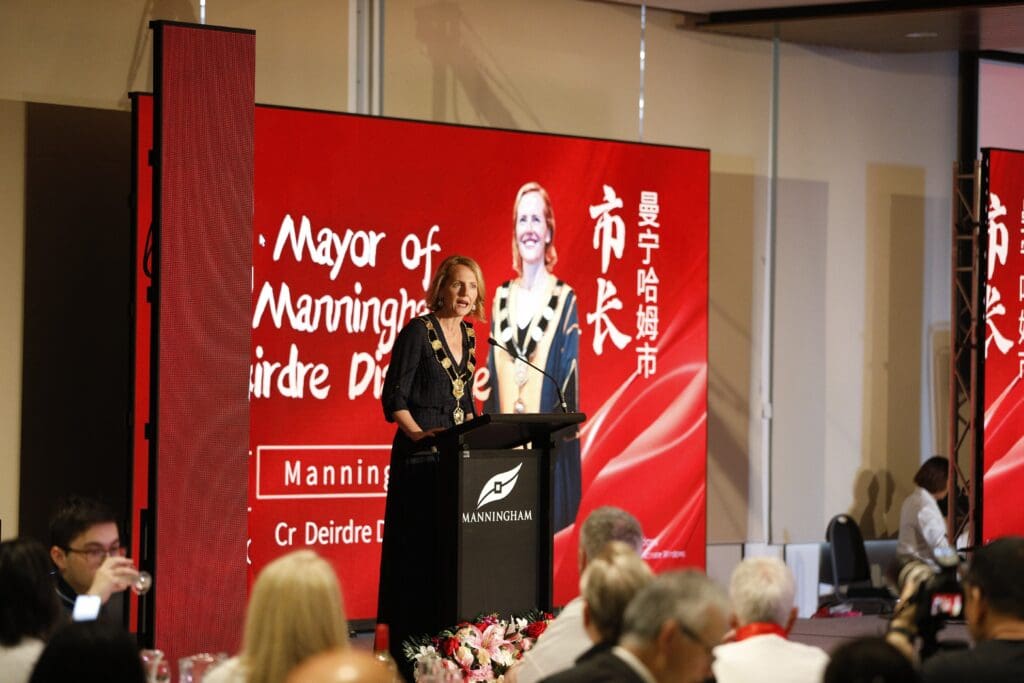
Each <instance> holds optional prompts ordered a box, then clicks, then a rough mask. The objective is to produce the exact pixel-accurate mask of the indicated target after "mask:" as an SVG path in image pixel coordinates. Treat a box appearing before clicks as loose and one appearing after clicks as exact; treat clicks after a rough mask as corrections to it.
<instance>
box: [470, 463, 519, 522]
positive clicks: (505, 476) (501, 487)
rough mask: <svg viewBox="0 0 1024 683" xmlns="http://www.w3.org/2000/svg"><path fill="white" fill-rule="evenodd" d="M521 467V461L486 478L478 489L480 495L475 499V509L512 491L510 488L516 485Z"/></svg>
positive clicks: (504, 496) (505, 496)
mask: <svg viewBox="0 0 1024 683" xmlns="http://www.w3.org/2000/svg"><path fill="white" fill-rule="evenodd" d="M522 468H523V463H519V464H518V465H516V466H515V467H513V468H512V469H510V470H509V471H507V472H502V473H500V474H496V475H494V476H493V477H491V478H490V479H488V480H487V483H486V484H484V487H483V488H482V489H480V497H479V498H477V500H476V509H477V510H479V509H480V508H482V507H483V506H484V505H487V504H488V503H493V502H494V501H496V500H501V499H503V498H507V497H508V494H510V493H512V489H514V488H515V487H516V482H517V481H518V480H519V470H521V469H522Z"/></svg>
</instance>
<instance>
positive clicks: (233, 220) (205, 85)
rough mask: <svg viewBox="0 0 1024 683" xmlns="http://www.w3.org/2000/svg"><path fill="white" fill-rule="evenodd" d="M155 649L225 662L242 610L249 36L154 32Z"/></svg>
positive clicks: (164, 27) (169, 29)
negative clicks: (222, 654)
mask: <svg viewBox="0 0 1024 683" xmlns="http://www.w3.org/2000/svg"><path fill="white" fill-rule="evenodd" d="M154 33H155V40H154V45H155V48H156V56H155V59H154V82H155V84H156V89H155V106H154V112H155V155H154V158H155V167H154V169H153V172H154V176H155V183H154V187H155V190H154V194H155V199H156V204H155V205H156V207H157V209H156V213H155V215H156V217H157V222H156V232H155V236H156V239H155V242H154V244H155V246H156V248H157V251H156V253H155V255H156V258H155V260H156V264H157V269H156V271H155V277H154V286H155V291H156V299H155V302H154V306H155V307H156V309H157V315H156V320H157V323H158V326H157V328H155V329H154V330H153V332H154V338H153V348H154V350H155V355H154V360H153V365H154V367H155V368H156V376H155V384H156V387H155V388H156V394H157V397H158V398H157V408H156V414H155V415H151V421H152V422H153V426H154V428H155V433H156V435H157V439H156V441H157V443H156V462H157V471H156V473H155V486H156V488H155V491H156V493H155V499H154V496H153V495H152V490H151V492H150V493H151V495H150V501H149V502H150V504H151V505H153V504H155V508H156V519H155V524H156V535H155V551H156V565H155V568H156V571H155V575H154V579H155V583H154V588H153V590H154V591H155V593H156V610H155V617H156V620H155V629H154V635H155V643H156V645H157V646H158V647H160V648H161V649H163V650H165V651H166V652H167V653H168V655H169V657H170V658H171V661H172V662H173V661H176V658H177V657H180V656H183V655H186V654H192V653H195V652H202V651H209V652H217V651H221V650H224V651H234V650H235V649H236V648H237V647H238V640H239V636H240V633H241V624H242V618H243V614H244V609H245V586H246V566H245V543H246V525H245V507H246V493H245V478H246V458H247V447H248V440H249V414H248V397H247V395H246V384H245V381H246V374H247V372H248V355H249V349H250V334H249V326H248V321H249V317H250V316H249V305H248V302H249V278H250V265H251V259H252V255H251V251H250V249H251V239H252V207H253V203H252V183H253V106H254V105H253V93H254V69H255V65H254V42H255V41H254V36H253V34H252V32H244V31H234V30H221V29H212V28H205V27H195V26H184V25H175V24H167V23H159V22H158V23H157V24H155V25H154Z"/></svg>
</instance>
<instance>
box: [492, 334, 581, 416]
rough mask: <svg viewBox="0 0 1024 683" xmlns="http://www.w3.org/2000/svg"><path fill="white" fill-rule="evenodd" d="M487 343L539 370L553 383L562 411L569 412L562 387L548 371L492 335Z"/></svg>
mask: <svg viewBox="0 0 1024 683" xmlns="http://www.w3.org/2000/svg"><path fill="white" fill-rule="evenodd" d="M487 343H488V344H490V345H491V346H497V347H498V348H499V349H501V350H502V351H504V352H505V353H507V354H508V355H510V356H512V357H513V358H515V359H516V360H521V361H523V362H524V363H526V364H527V365H529V366H530V367H531V368H533V369H534V370H536V371H537V372H539V373H540V374H542V375H544V376H545V377H547V378H548V379H549V380H551V383H552V384H554V385H555V391H557V392H558V402H559V405H561V406H562V412H563V413H568V412H569V406H568V405H566V403H565V396H564V395H563V394H562V387H560V386H558V381H557V380H555V378H554V377H552V376H551V375H549V374H548V373H546V372H544V371H543V370H541V369H540V368H538V367H537V366H536V365H534V364H533V363H531V362H530V361H528V360H526V359H525V358H523V357H522V356H520V355H519V354H518V353H516V352H514V351H512V350H511V349H509V348H508V347H507V346H502V345H501V344H499V343H498V340H497V339H495V338H494V337H488V338H487Z"/></svg>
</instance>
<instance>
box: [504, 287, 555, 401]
mask: <svg viewBox="0 0 1024 683" xmlns="http://www.w3.org/2000/svg"><path fill="white" fill-rule="evenodd" d="M564 284H565V283H564V282H562V281H561V280H557V279H556V280H555V286H554V289H553V290H552V292H551V298H550V299H549V300H548V302H547V305H545V306H544V308H542V309H541V310H540V311H538V312H537V313H535V314H534V315H533V316H532V318H531V322H530V323H529V325H528V326H527V327H526V328H521V327H519V325H518V323H519V315H518V311H514V310H512V308H513V306H512V302H511V292H512V285H510V286H509V287H508V290H507V291H505V292H504V297H506V298H504V299H503V300H502V301H501V302H499V311H501V312H502V314H501V315H499V318H498V320H497V324H498V330H497V332H498V338H499V339H500V340H501V341H502V342H503V343H504V344H506V345H510V346H511V347H512V348H513V349H514V350H515V352H516V358H515V361H514V362H513V365H512V368H513V369H512V377H513V380H514V381H515V383H516V387H517V389H518V397H517V398H516V401H515V404H514V405H513V406H512V410H513V411H514V412H516V413H525V412H526V402H525V401H524V400H523V390H524V387H525V386H526V382H527V381H528V380H529V378H530V376H529V372H528V371H527V367H528V366H527V365H526V363H524V362H523V361H522V359H523V358H526V359H528V360H532V359H533V354H534V352H535V351H536V350H537V345H538V343H539V342H540V340H541V339H543V338H544V335H545V334H547V331H548V325H549V324H550V323H551V321H552V320H554V318H555V309H557V308H558V300H559V297H561V296H562V286H563V285H564ZM516 288H517V289H518V290H519V291H518V292H517V295H516V300H517V301H516V303H517V304H518V299H519V296H521V294H522V292H523V288H522V287H520V286H517V287H516ZM502 294H503V293H502V292H501V290H500V289H499V292H498V296H499V298H501V297H502ZM538 294H539V292H538V293H537V294H534V295H533V296H537V295H538ZM517 327H519V332H520V333H521V334H522V335H523V336H524V337H525V339H524V340H521V339H519V338H518V335H517V334H516V329H517Z"/></svg>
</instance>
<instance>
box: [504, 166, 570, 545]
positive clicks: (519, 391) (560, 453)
mask: <svg viewBox="0 0 1024 683" xmlns="http://www.w3.org/2000/svg"><path fill="white" fill-rule="evenodd" d="M512 215H513V225H512V268H513V269H514V270H515V272H516V273H517V275H518V277H516V278H515V279H514V280H510V281H508V282H505V283H502V285H501V286H499V287H498V288H497V289H496V290H495V292H494V305H493V308H492V320H491V336H493V337H494V338H495V339H496V340H498V342H499V343H500V344H502V345H503V346H505V347H507V348H508V349H510V350H512V351H513V352H514V353H515V355H516V356H518V358H519V359H522V358H525V359H526V360H528V361H530V362H531V363H533V364H534V365H536V366H538V367H541V368H544V370H545V371H546V372H547V373H548V374H549V375H551V376H552V377H554V378H555V380H556V381H557V382H558V386H559V387H560V388H561V390H562V393H563V394H564V395H565V401H566V404H567V407H568V409H569V411H570V412H575V411H577V410H578V409H579V340H580V326H579V320H578V318H577V312H576V293H575V292H574V291H573V289H572V287H570V286H569V285H568V284H567V283H566V282H563V281H562V280H560V279H558V278H557V277H556V276H555V274H554V272H553V269H554V266H555V263H556V262H557V260H558V255H557V252H556V251H555V243H554V240H555V214H554V210H553V208H552V205H551V199H550V197H549V196H548V193H547V191H546V190H545V189H544V187H542V186H541V185H540V184H539V183H536V182H529V183H526V184H525V185H523V186H522V187H521V188H519V191H518V192H517V193H516V199H515V204H514V206H513V214H512ZM519 359H517V358H515V357H513V356H512V355H511V354H508V353H506V352H505V351H503V350H501V349H498V348H493V349H491V353H490V355H489V358H488V361H487V365H488V368H489V370H490V389H491V391H490V395H489V397H488V399H487V401H486V403H485V405H484V410H485V412H490V413H548V412H553V411H559V410H561V406H560V405H559V399H558V391H556V389H555V387H554V386H553V385H552V383H551V381H550V380H548V379H546V378H545V377H544V375H542V374H541V373H539V372H537V371H536V370H534V369H533V368H531V367H530V366H529V365H527V364H526V363H524V362H522V360H519ZM553 470H554V475H553V479H552V511H551V514H552V522H553V525H554V530H555V531H558V530H560V529H562V528H564V527H566V526H568V525H570V524H572V522H573V521H574V520H575V518H576V511H577V509H578V508H579V503H580V444H579V438H578V436H577V435H576V434H575V433H573V434H570V435H569V436H567V437H564V438H563V439H561V440H559V441H558V443H557V449H556V451H555V453H554V465H553Z"/></svg>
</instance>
